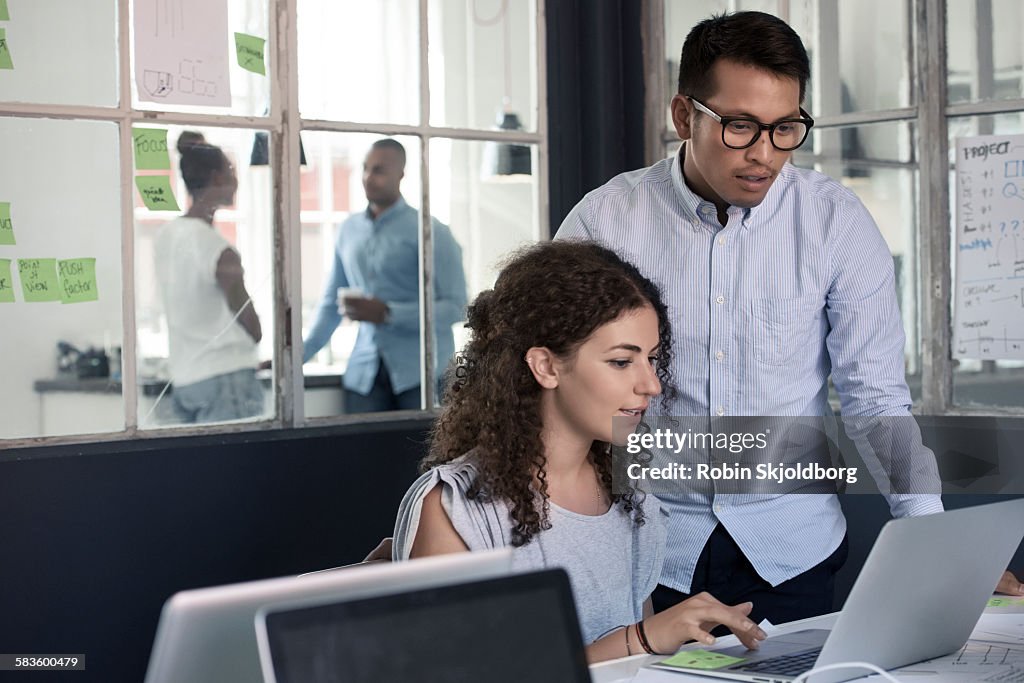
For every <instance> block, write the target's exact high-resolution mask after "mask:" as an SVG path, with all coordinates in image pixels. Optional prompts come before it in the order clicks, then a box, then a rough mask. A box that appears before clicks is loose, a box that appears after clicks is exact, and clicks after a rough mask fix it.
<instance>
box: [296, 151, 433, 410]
mask: <svg viewBox="0 0 1024 683" xmlns="http://www.w3.org/2000/svg"><path fill="white" fill-rule="evenodd" d="M381 139H382V136H379V135H364V134H349V133H317V132H308V131H307V132H304V133H303V134H302V144H303V148H304V149H305V153H306V159H307V161H308V164H309V165H308V166H307V167H305V168H304V169H303V170H302V192H301V202H302V204H301V205H302V214H301V215H302V245H301V248H302V329H303V339H304V340H305V341H306V342H308V345H309V346H310V347H312V346H314V345H315V346H317V347H318V350H317V352H316V354H315V355H313V356H312V357H311V358H310V359H309V362H307V363H306V364H304V366H303V371H304V374H305V375H306V378H307V380H306V392H305V401H306V403H305V407H306V416H307V417H323V416H328V415H338V414H341V413H344V412H349V413H355V412H378V411H384V410H394V409H398V404H397V402H396V403H394V404H391V403H389V398H388V397H393V396H397V395H398V394H406V396H405V398H409V396H411V395H412V394H415V396H413V397H412V398H411V399H410V400H413V402H414V403H415V406H414V408H419V407H420V402H419V398H418V395H419V383H420V380H419V376H420V370H419V362H418V358H419V357H420V346H419V330H418V323H413V322H412V321H413V320H414V319H415V318H416V316H417V315H418V301H419V270H420V269H419V263H420V260H419V237H418V236H419V231H420V228H419V224H420V218H419V212H418V211H416V209H418V208H419V206H420V193H421V183H420V141H419V139H418V138H414V137H406V136H398V137H395V138H391V140H393V141H396V142H398V143H399V144H401V145H402V147H403V149H404V150H405V157H406V162H405V170H404V175H403V176H402V177H400V178H399V177H395V178H392V181H394V180H397V181H398V187H397V189H398V191H399V192H400V193H401V197H402V201H403V202H404V203H405V204H406V205H407V206H406V207H405V208H402V207H401V206H400V204H399V203H398V202H396V203H395V204H390V205H389V206H388V207H387V208H384V209H383V211H381V213H380V222H378V223H377V224H376V227H375V228H373V230H372V232H373V233H374V234H373V235H371V234H370V231H369V230H363V228H366V227H368V226H369V225H370V223H369V220H370V219H369V218H367V216H368V214H367V210H368V197H369V196H370V195H372V194H373V190H371V191H370V192H368V191H367V190H366V189H365V188H364V185H363V165H364V161H369V162H370V163H371V165H372V164H373V163H374V162H375V159H376V157H373V158H371V157H369V156H368V155H369V154H370V152H371V149H372V145H373V143H374V142H376V141H379V140H381ZM391 151H392V152H393V151H395V150H391ZM388 153H390V152H388ZM388 159H390V157H389V158H388ZM388 159H385V161H388ZM376 160H377V161H379V160H380V159H376ZM388 163H390V161H388ZM373 182H374V183H379V182H380V181H379V180H374V181H373ZM380 201H382V203H383V200H380ZM396 212H397V213H396ZM346 221H350V222H346ZM357 223H358V224H357ZM339 238H343V239H344V240H345V241H344V242H339ZM339 246H340V247H341V249H342V252H341V253H342V254H343V256H342V263H343V265H342V269H341V271H340V273H335V280H332V279H331V275H332V272H333V271H332V268H333V266H334V262H335V258H336V253H338V252H337V249H338V248H339ZM339 288H347V289H348V290H349V292H350V293H351V294H356V292H355V291H354V290H357V289H358V290H359V292H360V293H361V294H363V295H365V296H367V297H372V298H377V299H380V300H382V301H384V302H385V303H386V304H387V305H388V306H389V307H390V308H391V309H392V316H394V317H395V318H396V319H395V320H393V321H392V323H391V324H389V325H386V326H384V328H382V329H381V330H375V329H374V326H373V325H371V324H369V323H360V322H357V321H356V320H353V319H352V318H350V317H348V316H342V317H340V318H338V319H332V316H333V314H334V313H336V312H337V310H338V289H339ZM321 309H323V310H321ZM398 318H401V319H400V320H399V319H398ZM410 323H411V324H410ZM361 325H362V326H363V327H364V328H365V329H362V330H361V329H360V326H361ZM314 328H316V329H318V330H321V332H319V333H318V335H317V337H316V339H313V338H311V337H310V332H311V330H313V329H314ZM311 353H312V352H311ZM382 358H383V359H385V360H384V362H385V363H388V362H390V363H391V366H390V367H386V368H385V372H389V371H390V372H392V373H393V374H392V375H389V382H391V381H393V382H394V384H392V386H391V387H390V389H389V390H388V391H384V390H381V392H380V397H381V400H380V401H379V402H375V403H374V402H371V401H376V399H375V398H374V399H370V398H367V399H366V400H363V399H361V398H360V397H359V396H354V395H353V393H355V394H366V393H368V392H369V391H370V387H371V386H372V384H373V380H374V379H375V373H374V372H373V369H372V368H371V366H374V367H379V365H378V364H379V363H380V362H381V359H382ZM345 373H349V378H348V379H349V381H350V382H351V386H350V388H349V389H348V390H347V392H348V393H347V394H346V393H345V392H346V390H343V389H342V378H343V376H344V375H345ZM391 378H393V380H392V379H391ZM414 388H415V390H413V389H414ZM408 392H412V394H408ZM375 396H376V394H375Z"/></svg>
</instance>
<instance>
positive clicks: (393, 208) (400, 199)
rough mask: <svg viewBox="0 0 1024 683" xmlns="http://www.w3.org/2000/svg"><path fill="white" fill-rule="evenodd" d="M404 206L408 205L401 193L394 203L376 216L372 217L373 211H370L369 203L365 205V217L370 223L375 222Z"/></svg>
mask: <svg viewBox="0 0 1024 683" xmlns="http://www.w3.org/2000/svg"><path fill="white" fill-rule="evenodd" d="M406 206H408V204H406V203H405V197H403V196H402V195H398V199H397V200H396V201H395V203H394V204H392V205H391V206H389V207H388V208H386V209H384V210H383V211H381V212H380V215H379V216H377V217H376V218H374V217H373V212H372V211H370V205H369V204H367V205H366V211H365V214H366V218H367V219H368V220H369V221H370V222H371V223H376V222H379V221H382V220H384V219H385V218H386V217H388V216H391V215H393V214H395V213H398V212H399V211H400V210H402V209H404V208H405V207H406Z"/></svg>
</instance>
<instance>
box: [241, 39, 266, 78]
mask: <svg viewBox="0 0 1024 683" xmlns="http://www.w3.org/2000/svg"><path fill="white" fill-rule="evenodd" d="M266 42H267V41H265V40H264V39H263V38H257V37H256V36H249V35H246V34H244V33H236V34H235V52H236V53H237V55H238V66H240V67H242V68H243V69H245V70H246V71H251V72H253V73H255V74H262V75H263V76H266V75H267V68H266V66H265V65H264V63H263V47H264V45H266Z"/></svg>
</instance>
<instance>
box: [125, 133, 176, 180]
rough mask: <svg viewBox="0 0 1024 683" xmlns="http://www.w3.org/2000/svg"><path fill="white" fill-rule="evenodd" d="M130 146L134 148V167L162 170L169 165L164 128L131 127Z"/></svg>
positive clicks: (169, 159) (145, 169) (146, 169)
mask: <svg viewBox="0 0 1024 683" xmlns="http://www.w3.org/2000/svg"><path fill="white" fill-rule="evenodd" d="M132 146H133V147H134V148H135V168H137V169H142V170H144V171H162V170H164V169H169V168H170V167H171V157H170V156H168V154H167V129H166V128H132Z"/></svg>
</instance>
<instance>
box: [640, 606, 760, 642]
mask: <svg viewBox="0 0 1024 683" xmlns="http://www.w3.org/2000/svg"><path fill="white" fill-rule="evenodd" d="M753 607H754V603H752V602H744V603H742V604H740V605H735V606H729V605H726V604H723V603H721V602H719V601H718V600H717V599H715V598H714V597H713V596H712V595H711V594H710V593H698V594H697V595H694V596H693V597H692V598H689V599H687V600H684V601H683V602H681V603H679V604H678V605H674V606H672V607H670V608H669V609H667V610H665V611H664V612H659V613H658V614H655V615H653V616H650V617H647V618H646V619H644V631H645V633H646V634H647V642H648V644H649V645H650V646H651V649H652V650H654V651H655V652H657V653H659V654H666V655H667V654H672V653H673V652H675V651H676V650H678V649H679V646H680V645H682V644H683V643H685V642H687V641H688V640H696V641H697V642H699V643H703V644H704V645H711V644H712V643H714V642H715V638H714V636H712V635H711V630H712V629H713V628H715V627H716V626H718V625H719V624H722V625H724V626H726V627H728V628H729V630H730V631H732V632H733V633H735V634H736V637H737V638H739V639H740V642H741V643H743V644H744V645H745V646H746V647H747V649H750V650H756V649H757V648H758V641H761V640H764V639H765V637H766V634H765V632H764V631H762V630H761V629H760V628H759V627H758V625H757V624H755V623H754V622H753V621H751V620H750V619H748V618H747V615H748V614H750V610H751V609H753Z"/></svg>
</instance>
